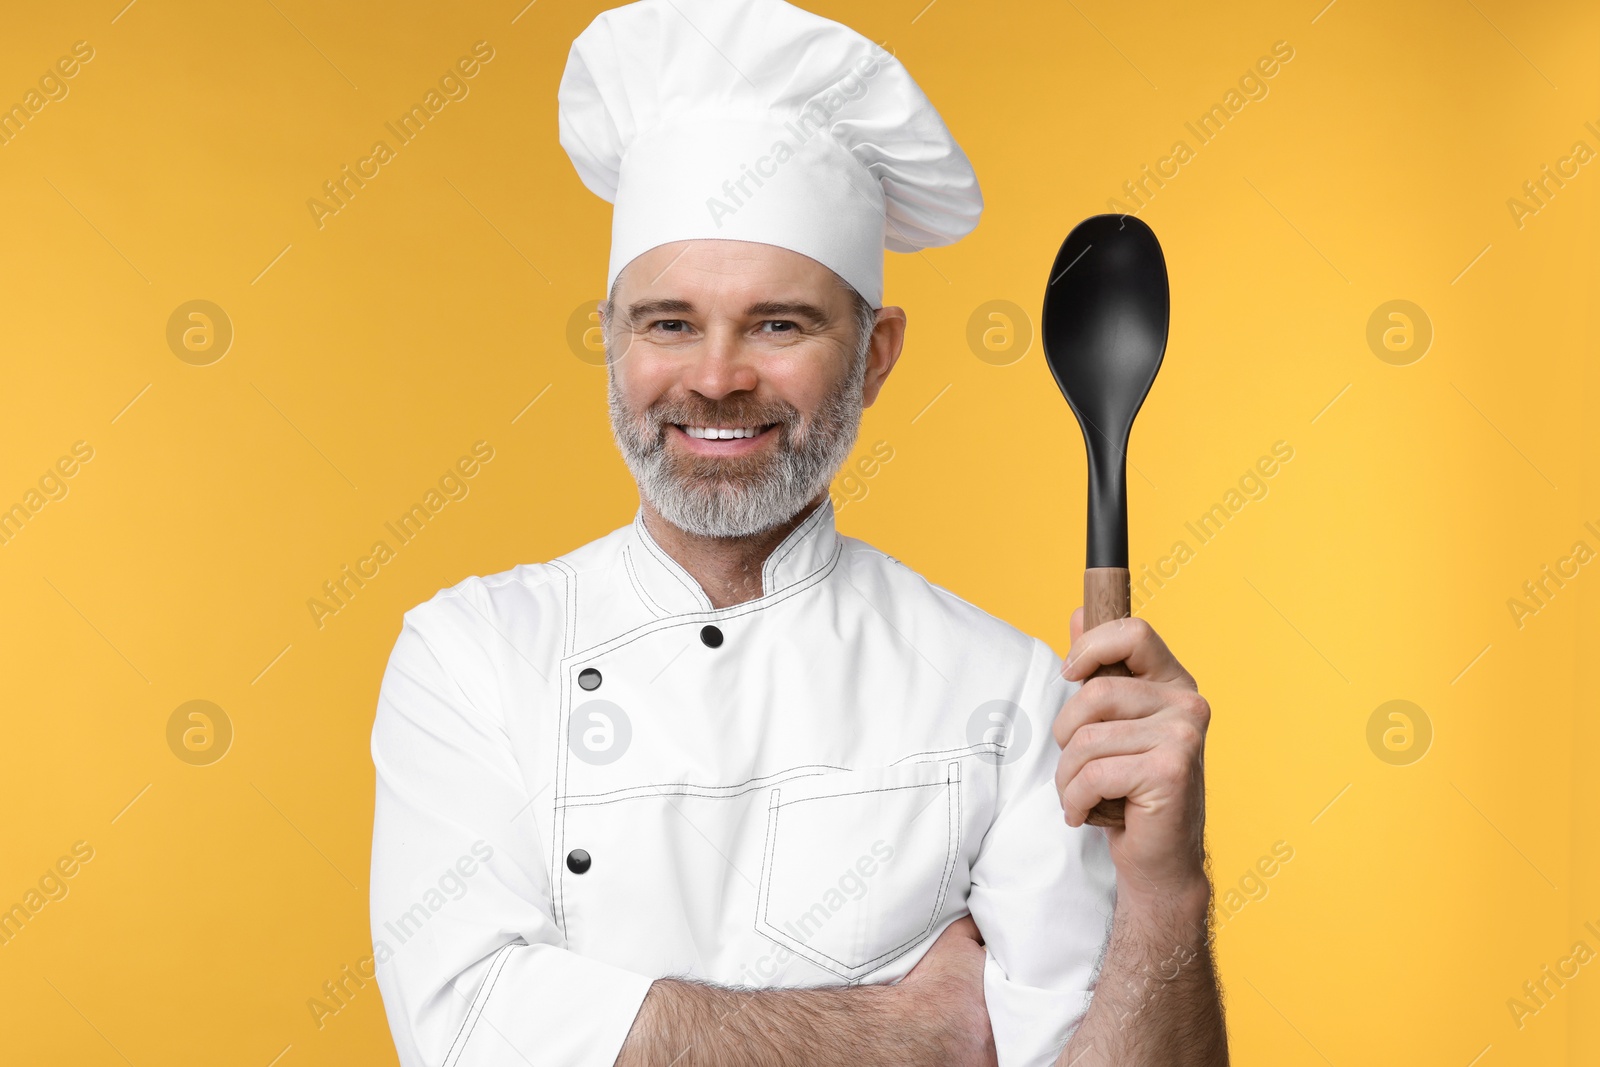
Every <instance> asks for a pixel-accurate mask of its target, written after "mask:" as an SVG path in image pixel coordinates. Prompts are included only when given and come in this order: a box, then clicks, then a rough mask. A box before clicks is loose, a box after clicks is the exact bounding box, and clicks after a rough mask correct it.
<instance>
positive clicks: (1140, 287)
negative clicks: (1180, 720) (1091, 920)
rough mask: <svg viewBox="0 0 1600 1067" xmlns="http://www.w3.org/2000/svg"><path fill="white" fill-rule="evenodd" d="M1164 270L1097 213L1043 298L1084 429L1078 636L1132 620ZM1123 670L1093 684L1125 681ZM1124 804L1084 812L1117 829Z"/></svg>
mask: <svg viewBox="0 0 1600 1067" xmlns="http://www.w3.org/2000/svg"><path fill="white" fill-rule="evenodd" d="M1170 304H1171V302H1170V293H1169V291H1168V288H1167V264H1166V260H1165V259H1164V258H1163V257H1162V255H1161V245H1160V243H1159V242H1157V241H1156V235H1155V234H1154V233H1152V232H1151V231H1150V227H1148V226H1146V225H1145V224H1144V223H1142V222H1140V221H1139V220H1138V219H1136V218H1134V217H1133V216H1132V215H1094V216H1092V217H1090V218H1087V219H1085V220H1083V221H1082V222H1080V223H1078V225H1077V226H1075V227H1073V230H1072V232H1071V233H1069V234H1068V235H1067V239H1066V240H1065V241H1063V242H1062V243H1061V251H1060V252H1059V253H1057V254H1056V261H1055V265H1054V266H1052V267H1051V268H1050V281H1049V284H1048V285H1047V286H1046V287H1045V293H1044V318H1043V323H1044V326H1043V329H1042V330H1041V338H1042V339H1043V341H1044V358H1045V361H1046V362H1047V363H1049V364H1050V373H1051V374H1052V375H1054V376H1055V379H1056V385H1058V386H1060V387H1061V395H1062V396H1064V397H1066V398H1067V403H1068V404H1069V405H1071V407H1072V413H1073V414H1074V415H1076V416H1077V417H1078V426H1079V428H1080V429H1081V430H1083V442H1084V447H1085V449H1086V451H1087V453H1088V459H1089V536H1088V558H1087V560H1086V562H1085V570H1084V572H1083V628H1084V629H1085V630H1089V629H1092V628H1093V627H1095V626H1098V625H1100V624H1101V623H1103V622H1109V621H1110V620H1112V619H1124V618H1127V617H1128V615H1129V614H1130V600H1131V598H1130V595H1129V592H1130V591H1129V587H1128V467H1127V451H1128V433H1129V431H1130V430H1132V429H1133V418H1134V416H1135V415H1137V414H1138V413H1139V407H1140V405H1142V404H1143V403H1144V398H1145V396H1146V394H1148V393H1149V392H1150V385H1151V383H1153V382H1154V381H1155V379H1156V372H1157V371H1158V370H1160V369H1161V357H1162V354H1163V353H1165V352H1166V350H1167V320H1168V315H1169V310H1170ZM1129 674H1130V672H1129V670H1128V666H1127V664H1125V663H1110V664H1106V665H1105V666H1102V667H1100V668H1099V669H1098V670H1096V671H1095V672H1094V674H1093V675H1092V677H1100V676H1101V675H1114V676H1119V677H1124V678H1125V677H1128V676H1129ZM1125 806H1126V805H1125V800H1124V798H1118V799H1108V800H1102V801H1101V802H1100V803H1098V804H1096V805H1095V806H1094V808H1093V809H1092V810H1091V811H1090V812H1089V815H1088V817H1087V820H1086V821H1088V822H1089V823H1091V824H1092V825H1095V826H1121V825H1122V824H1123V809H1124V807H1125Z"/></svg>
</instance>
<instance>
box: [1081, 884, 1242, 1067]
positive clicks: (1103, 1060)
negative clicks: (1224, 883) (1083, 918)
mask: <svg viewBox="0 0 1600 1067" xmlns="http://www.w3.org/2000/svg"><path fill="white" fill-rule="evenodd" d="M1210 912H1211V894H1210V887H1209V886H1204V887H1203V890H1202V889H1197V890H1196V891H1195V892H1194V893H1192V894H1189V895H1188V897H1187V898H1186V899H1184V900H1181V901H1163V902H1160V903H1156V904H1152V903H1149V902H1139V901H1134V900H1131V899H1129V901H1128V902H1127V903H1126V904H1125V901H1124V899H1119V900H1118V902H1117V909H1116V913H1115V916H1114V918H1113V920H1112V928H1111V938H1110V941H1109V943H1108V945H1107V948H1106V955H1105V959H1104V962H1103V963H1102V965H1101V969H1100V977H1099V980H1098V982H1097V983H1096V986H1095V993H1094V999H1093V1000H1092V1001H1091V1002H1090V1007H1089V1010H1088V1012H1087V1013H1085V1015H1084V1018H1083V1021H1082V1023H1081V1024H1080V1025H1079V1027H1078V1029H1077V1031H1076V1032H1075V1033H1074V1034H1073V1036H1072V1040H1071V1041H1069V1042H1068V1043H1067V1047H1066V1048H1065V1049H1064V1050H1062V1053H1061V1057H1060V1059H1059V1060H1057V1063H1058V1064H1059V1065H1060V1067H1068V1065H1070V1067H1103V1065H1111V1064H1116V1065H1117V1067H1143V1065H1150V1067H1155V1065H1161V1067H1225V1065H1226V1064H1227V1063H1228V1035H1227V1028H1226V1025H1225V1024H1224V1021H1223V1015H1222V996H1221V990H1220V988H1219V986H1218V984H1217V976H1216V970H1215V968H1214V967H1213V964H1212V957H1211V937H1210V918H1211V915H1210Z"/></svg>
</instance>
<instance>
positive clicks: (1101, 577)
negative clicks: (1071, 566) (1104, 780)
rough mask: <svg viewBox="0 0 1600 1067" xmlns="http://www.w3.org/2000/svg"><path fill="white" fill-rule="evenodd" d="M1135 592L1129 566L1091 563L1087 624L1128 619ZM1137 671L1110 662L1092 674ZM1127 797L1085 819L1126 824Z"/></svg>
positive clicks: (1087, 627) (1097, 808)
mask: <svg viewBox="0 0 1600 1067" xmlns="http://www.w3.org/2000/svg"><path fill="white" fill-rule="evenodd" d="M1131 606H1132V596H1131V595H1130V590H1129V585H1128V568H1126V567H1090V568H1088V569H1087V570H1085V571H1084V572H1083V628H1084V630H1090V629H1092V628H1094V627H1096V626H1099V625H1100V624H1101V623H1103V622H1110V621H1111V620H1112V619H1126V618H1127V617H1128V616H1129V615H1131V614H1132V613H1133V612H1132V610H1131ZM1132 676H1133V672H1132V671H1130V670H1128V665H1127V664H1126V663H1107V664H1105V665H1104V666H1102V667H1100V668H1098V669H1097V670H1096V671H1095V672H1094V673H1093V674H1091V675H1090V676H1089V677H1091V678H1101V677H1110V678H1130V677H1132ZM1126 804H1127V802H1126V800H1125V798H1122V797H1118V798H1116V799H1108V800H1102V801H1101V802H1100V803H1098V804H1096V805H1095V806H1094V807H1093V808H1090V809H1089V815H1088V817H1087V818H1086V819H1085V820H1084V821H1085V822H1087V823H1088V824H1089V825H1090V826H1122V825H1123V809H1124V808H1125V807H1126Z"/></svg>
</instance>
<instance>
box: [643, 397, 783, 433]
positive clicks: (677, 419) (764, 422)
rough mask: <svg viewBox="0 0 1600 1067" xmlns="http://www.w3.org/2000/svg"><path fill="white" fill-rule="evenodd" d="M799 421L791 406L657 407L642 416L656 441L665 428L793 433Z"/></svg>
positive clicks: (668, 405) (666, 405) (690, 405)
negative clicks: (775, 428)
mask: <svg viewBox="0 0 1600 1067" xmlns="http://www.w3.org/2000/svg"><path fill="white" fill-rule="evenodd" d="M800 421H801V414H800V410H799V409H798V408H795V407H793V406H792V405H782V406H768V407H763V408H716V407H711V408H708V407H703V406H700V405H694V404H664V405H657V406H656V407H653V408H650V409H648V410H646V411H645V412H644V424H645V426H646V427H648V428H649V430H650V431H651V433H652V434H654V435H655V436H657V437H661V436H664V435H665V433H666V429H667V427H668V426H778V427H781V428H783V429H784V430H790V429H792V428H793V427H794V426H795V425H796V424H797V423H799V422H800Z"/></svg>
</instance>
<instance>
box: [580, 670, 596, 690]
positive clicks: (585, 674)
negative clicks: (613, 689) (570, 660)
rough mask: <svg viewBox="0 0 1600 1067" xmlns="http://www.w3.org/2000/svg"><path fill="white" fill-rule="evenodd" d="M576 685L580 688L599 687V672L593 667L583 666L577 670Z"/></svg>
mask: <svg viewBox="0 0 1600 1067" xmlns="http://www.w3.org/2000/svg"><path fill="white" fill-rule="evenodd" d="M578 686H579V688H581V689H599V688H600V672H599V671H597V670H595V669H594V668H593V667H585V668H584V669H583V670H581V671H579V672H578Z"/></svg>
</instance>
